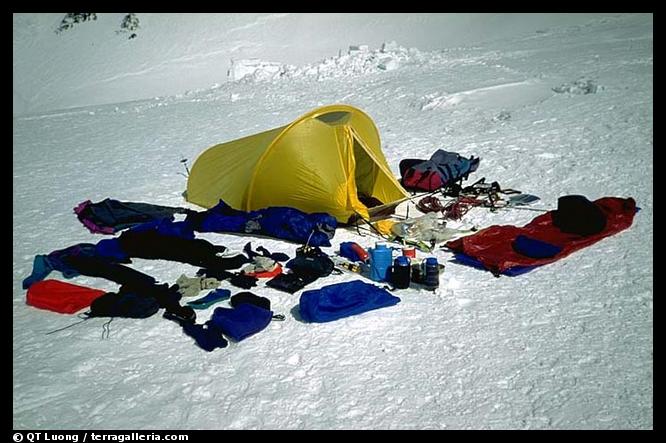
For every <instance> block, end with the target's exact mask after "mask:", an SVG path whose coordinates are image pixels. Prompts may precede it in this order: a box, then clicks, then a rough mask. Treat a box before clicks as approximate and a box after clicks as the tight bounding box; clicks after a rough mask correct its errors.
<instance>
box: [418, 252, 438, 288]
mask: <svg viewBox="0 0 666 443" xmlns="http://www.w3.org/2000/svg"><path fill="white" fill-rule="evenodd" d="M422 278H423V285H424V286H425V288H426V289H430V290H432V291H434V290H435V289H437V288H438V287H439V263H437V259H436V258H435V257H428V258H426V259H425V262H423V277H422Z"/></svg>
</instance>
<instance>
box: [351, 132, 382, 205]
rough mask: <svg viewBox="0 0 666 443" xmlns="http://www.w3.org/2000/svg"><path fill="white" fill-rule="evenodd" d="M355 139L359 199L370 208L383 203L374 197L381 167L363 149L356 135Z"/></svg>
mask: <svg viewBox="0 0 666 443" xmlns="http://www.w3.org/2000/svg"><path fill="white" fill-rule="evenodd" d="M353 140H354V160H355V163H356V168H355V172H354V181H355V182H356V195H357V196H358V199H359V200H360V201H361V203H363V204H364V205H365V206H367V207H368V208H371V207H373V206H377V205H381V204H383V202H382V201H380V200H378V199H377V198H375V197H372V193H373V189H374V186H375V182H376V181H377V174H379V167H377V164H376V163H375V162H374V161H373V160H372V158H370V156H369V155H368V153H367V152H366V151H365V149H363V147H362V146H361V144H360V143H359V142H358V140H357V139H356V137H353Z"/></svg>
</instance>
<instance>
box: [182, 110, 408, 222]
mask: <svg viewBox="0 0 666 443" xmlns="http://www.w3.org/2000/svg"><path fill="white" fill-rule="evenodd" d="M185 195H186V199H187V201H189V202H191V203H194V204H196V205H199V206H203V207H204V208H210V207H213V206H215V205H216V204H217V203H218V202H219V200H220V199H222V200H224V201H225V202H226V203H227V204H229V205H230V206H231V207H233V208H236V209H240V210H244V211H250V210H256V209H262V208H266V207H269V206H288V207H292V208H296V209H300V210H301V211H304V212H308V213H312V212H327V213H329V214H331V215H332V216H333V217H335V218H336V219H337V220H338V221H339V222H341V223H345V222H347V221H349V219H350V217H352V216H355V214H358V215H361V216H363V217H364V218H366V219H368V218H370V216H371V215H372V214H373V213H374V212H375V211H373V209H370V210H369V209H368V207H367V206H366V205H365V204H363V203H362V202H361V201H360V200H359V197H360V198H361V199H363V200H365V198H368V197H374V199H377V200H379V202H381V204H382V206H380V207H385V206H386V205H389V206H390V205H393V206H394V205H395V204H397V203H398V202H400V201H403V200H405V199H406V198H408V194H407V192H406V191H405V190H404V189H403V188H402V186H400V184H399V183H398V181H397V180H396V179H395V177H394V176H393V174H392V173H391V170H390V169H389V166H388V164H387V163H386V158H384V154H383V153H382V150H381V146H380V141H379V132H378V131H377V127H376V126H375V124H374V123H373V121H372V119H371V118H370V117H369V116H368V115H367V114H365V113H364V112H363V111H361V110H359V109H356V108H354V107H352V106H348V105H332V106H324V107H321V108H319V109H315V110H314V111H311V112H309V113H307V114H305V115H303V116H302V117H300V118H299V119H297V120H295V121H294V122H293V123H290V124H288V125H286V126H282V127H279V128H276V129H271V130H270V131H265V132H261V133H259V134H254V135H250V136H248V137H244V138H240V139H238V140H233V141H230V142H227V143H222V144H219V145H215V146H213V147H211V148H209V149H207V150H206V151H204V152H203V153H202V154H201V155H200V156H199V157H198V158H197V160H196V161H195V163H194V165H192V171H191V172H190V175H189V178H188V181H187V192H186V194H185ZM364 197H365V198H364ZM374 199H373V200H374ZM366 201H367V200H366ZM375 209H377V208H375Z"/></svg>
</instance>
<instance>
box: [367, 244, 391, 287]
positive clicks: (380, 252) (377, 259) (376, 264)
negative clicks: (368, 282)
mask: <svg viewBox="0 0 666 443" xmlns="http://www.w3.org/2000/svg"><path fill="white" fill-rule="evenodd" d="M369 252H370V278H371V279H372V280H374V281H386V280H387V278H388V271H389V269H390V268H391V260H392V258H393V256H392V252H391V249H389V248H387V247H386V243H384V242H377V243H375V248H374V249H372V248H370V249H369Z"/></svg>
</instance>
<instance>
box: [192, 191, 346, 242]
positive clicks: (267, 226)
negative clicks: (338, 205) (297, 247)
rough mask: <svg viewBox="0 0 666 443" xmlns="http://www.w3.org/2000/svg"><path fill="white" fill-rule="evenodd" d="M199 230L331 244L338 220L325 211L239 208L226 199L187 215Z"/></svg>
mask: <svg viewBox="0 0 666 443" xmlns="http://www.w3.org/2000/svg"><path fill="white" fill-rule="evenodd" d="M186 221H187V222H188V223H191V226H193V228H194V230H196V231H198V232H218V233H222V232H240V233H243V234H259V235H266V236H268V237H273V238H279V239H282V240H288V241H292V242H296V243H300V244H306V243H308V244H309V245H310V246H331V242H330V239H332V238H333V236H334V235H335V229H336V228H337V223H338V222H337V220H336V219H335V217H333V216H331V215H329V214H327V213H325V212H316V213H313V214H307V213H305V212H302V211H299V210H298V209H294V208H288V207H281V206H275V207H269V208H264V209H259V210H256V211H248V212H245V211H239V210H237V209H234V208H232V207H231V206H229V205H228V204H226V203H225V202H224V201H222V200H220V202H219V203H218V204H217V205H216V206H214V207H212V208H210V209H209V210H207V211H204V212H199V213H196V214H189V215H188V216H187V218H186Z"/></svg>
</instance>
